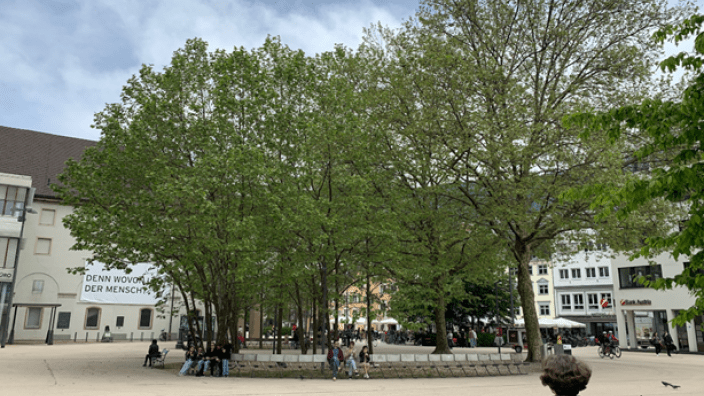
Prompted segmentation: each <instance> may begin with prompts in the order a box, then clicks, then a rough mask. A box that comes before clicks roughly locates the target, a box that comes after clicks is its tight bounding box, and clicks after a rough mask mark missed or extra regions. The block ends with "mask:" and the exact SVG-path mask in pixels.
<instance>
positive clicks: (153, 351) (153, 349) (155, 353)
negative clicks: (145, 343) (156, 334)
mask: <svg viewBox="0 0 704 396" xmlns="http://www.w3.org/2000/svg"><path fill="white" fill-rule="evenodd" d="M158 357H161V352H159V345H157V343H156V340H152V344H151V345H149V351H148V352H147V356H145V357H144V364H143V365H142V367H146V366H147V362H149V367H151V366H152V359H154V358H158Z"/></svg>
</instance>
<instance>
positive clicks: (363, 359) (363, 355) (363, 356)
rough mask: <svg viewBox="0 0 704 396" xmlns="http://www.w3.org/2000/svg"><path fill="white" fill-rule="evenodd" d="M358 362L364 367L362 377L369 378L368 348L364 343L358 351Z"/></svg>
mask: <svg viewBox="0 0 704 396" xmlns="http://www.w3.org/2000/svg"><path fill="white" fill-rule="evenodd" d="M359 364H361V365H362V368H363V369H364V378H366V379H369V348H367V346H366V345H365V346H363V347H362V350H361V351H360V352H359Z"/></svg>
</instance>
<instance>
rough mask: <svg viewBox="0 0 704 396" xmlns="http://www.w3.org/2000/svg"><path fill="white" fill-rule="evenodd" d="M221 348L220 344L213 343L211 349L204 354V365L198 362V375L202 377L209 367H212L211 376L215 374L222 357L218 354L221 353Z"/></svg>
mask: <svg viewBox="0 0 704 396" xmlns="http://www.w3.org/2000/svg"><path fill="white" fill-rule="evenodd" d="M219 348H220V347H219V346H218V347H216V346H215V345H211V347H210V350H209V351H208V352H206V353H205V354H204V355H203V361H202V363H203V365H201V364H200V363H198V373H196V377H202V376H203V375H204V374H203V373H204V372H205V371H208V367H210V376H211V377H213V376H214V375H213V374H214V371H215V369H216V366H217V365H219V364H220V358H219V356H218V355H219V353H220V351H219Z"/></svg>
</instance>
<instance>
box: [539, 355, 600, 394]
mask: <svg viewBox="0 0 704 396" xmlns="http://www.w3.org/2000/svg"><path fill="white" fill-rule="evenodd" d="M591 377H592V370H591V369H590V368H589V366H587V364H586V363H584V362H582V361H580V360H578V359H577V358H575V357H574V356H572V355H550V356H548V358H547V359H545V362H544V363H543V375H541V376H540V382H542V384H543V386H547V387H550V389H551V390H552V391H553V393H554V394H556V395H559V396H576V395H577V394H579V392H581V391H583V390H584V389H586V388H587V384H588V383H589V379H590V378H591Z"/></svg>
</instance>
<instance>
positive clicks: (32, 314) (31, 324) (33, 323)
mask: <svg viewBox="0 0 704 396" xmlns="http://www.w3.org/2000/svg"><path fill="white" fill-rule="evenodd" d="M42 310H43V308H39V307H29V308H27V316H26V317H25V320H24V328H25V329H41V327H42Z"/></svg>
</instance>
